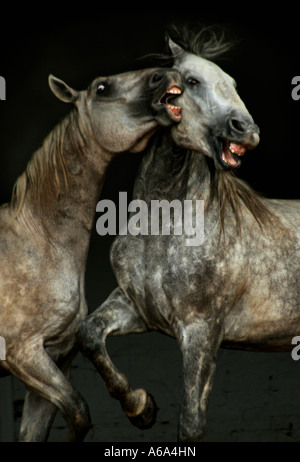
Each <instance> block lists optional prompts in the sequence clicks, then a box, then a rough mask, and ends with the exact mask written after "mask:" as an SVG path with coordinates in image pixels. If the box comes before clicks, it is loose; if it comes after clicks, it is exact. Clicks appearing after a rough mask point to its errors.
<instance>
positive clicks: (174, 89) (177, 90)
mask: <svg viewBox="0 0 300 462" xmlns="http://www.w3.org/2000/svg"><path fill="white" fill-rule="evenodd" d="M168 93H171V94H172V95H181V90H180V89H179V88H170V90H168Z"/></svg>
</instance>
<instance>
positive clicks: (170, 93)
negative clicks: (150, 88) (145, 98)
mask: <svg viewBox="0 0 300 462" xmlns="http://www.w3.org/2000/svg"><path fill="white" fill-rule="evenodd" d="M181 94H182V90H181V89H180V88H179V87H177V85H172V86H171V87H170V88H168V90H167V91H166V92H165V93H164V94H163V95H162V97H161V98H160V100H159V101H158V103H157V104H163V105H164V106H165V108H166V109H167V111H168V114H169V115H170V116H171V118H172V119H173V120H175V121H176V122H179V121H180V119H181V107H180V106H177V105H175V104H172V102H174V101H173V100H174V99H175V98H176V97H177V96H179V95H181Z"/></svg>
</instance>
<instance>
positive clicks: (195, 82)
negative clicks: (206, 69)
mask: <svg viewBox="0 0 300 462" xmlns="http://www.w3.org/2000/svg"><path fill="white" fill-rule="evenodd" d="M187 83H188V84H189V85H197V83H200V82H199V80H197V79H194V78H193V77H190V78H189V79H187Z"/></svg>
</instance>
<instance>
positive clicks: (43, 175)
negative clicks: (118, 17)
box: [0, 69, 180, 441]
mask: <svg viewBox="0 0 300 462" xmlns="http://www.w3.org/2000/svg"><path fill="white" fill-rule="evenodd" d="M49 84H50V87H51V89H52V91H53V92H54V94H55V95H56V96H57V97H58V98H59V99H61V100H62V101H65V102H68V103H73V104H74V107H73V108H72V110H71V112H70V113H69V115H68V116H67V117H66V118H65V119H64V120H63V121H62V122H61V123H60V124H59V125H57V126H56V127H55V128H54V130H53V131H52V132H51V133H50V134H49V135H48V137H47V138H46V139H45V141H44V143H43V145H42V147H41V148H40V149H38V150H37V151H36V152H35V153H34V155H33V157H32V159H31V160H30V162H29V164H28V166H27V168H26V170H25V172H24V173H23V174H22V175H21V176H20V178H19V179H18V180H17V182H16V184H15V187H14V193H13V199H12V202H11V204H5V205H3V206H2V207H1V209H0V336H1V338H2V339H4V341H5V346H6V360H5V361H4V360H2V359H3V358H1V360H0V375H4V374H5V373H11V374H13V375H14V376H16V377H17V378H18V379H20V380H22V381H23V382H24V383H25V385H26V387H27V392H26V398H25V404H24V409H23V416H22V422H21V431H20V439H21V440H23V441H24V440H25V441H43V440H45V439H46V438H47V436H48V433H49V431H50V428H51V423H52V421H53V419H54V416H55V412H56V410H57V408H58V409H60V411H61V412H62V414H63V416H64V418H65V419H66V421H67V423H68V425H69V429H70V434H71V439H72V440H81V439H83V437H84V436H85V434H86V432H87V430H88V429H89V428H90V416H89V411H88V407H87V404H86V403H85V401H84V400H83V398H82V397H81V396H80V395H79V393H77V392H76V391H75V390H74V389H73V388H72V386H71V385H70V383H69V381H68V379H67V378H66V374H67V372H68V369H69V366H70V362H71V360H72V358H73V356H74V353H75V332H76V330H77V329H78V326H79V323H80V321H81V320H82V319H83V318H84V317H85V316H86V314H87V306H86V300H85V293H84V277H85V265H86V259H87V254H88V248H89V241H90V234H91V230H92V225H93V220H94V215H95V206H96V203H97V200H98V197H99V194H100V191H101V187H102V185H103V182H104V178H105V172H106V170H107V166H108V164H109V163H110V161H111V160H112V159H113V157H114V156H115V155H116V154H117V153H119V152H122V151H125V150H129V151H132V152H139V151H141V150H142V149H144V148H145V147H146V145H147V142H148V141H149V138H150V137H151V136H152V135H153V133H154V132H155V130H156V129H157V128H158V124H162V125H166V124H169V123H173V121H178V120H179V117H180V114H179V113H176V111H175V110H174V109H173V106H174V105H170V104H169V103H168V102H167V99H168V96H170V95H169V93H168V92H169V91H170V94H171V95H174V92H175V93H177V94H178V93H180V89H179V86H180V76H179V74H178V73H177V72H176V71H174V70H160V69H146V70H140V71H135V72H127V73H124V74H119V75H116V76H110V77H104V78H97V79H95V80H94V81H93V82H92V83H91V85H90V86H89V87H88V88H87V90H85V91H80V92H77V91H75V90H73V89H72V88H70V87H69V86H68V85H66V84H65V83H64V82H63V81H61V80H59V79H57V78H55V77H53V76H50V78H49ZM1 372H2V373H1Z"/></svg>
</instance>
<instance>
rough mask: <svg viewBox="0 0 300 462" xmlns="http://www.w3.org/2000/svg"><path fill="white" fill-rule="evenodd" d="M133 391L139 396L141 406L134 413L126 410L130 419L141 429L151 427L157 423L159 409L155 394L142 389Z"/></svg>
mask: <svg viewBox="0 0 300 462" xmlns="http://www.w3.org/2000/svg"><path fill="white" fill-rule="evenodd" d="M133 393H134V395H135V396H136V397H137V396H138V397H139V406H138V408H137V410H136V411H135V412H134V413H133V412H126V411H125V413H126V415H127V417H128V419H129V421H130V422H131V423H132V425H134V426H135V427H138V428H140V429H141V430H146V429H147V428H151V427H152V426H153V425H154V424H155V421H156V416H157V411H158V407H157V405H156V402H155V400H154V398H153V396H152V395H150V394H149V393H147V392H146V391H145V390H142V389H138V390H135V391H134V392H133Z"/></svg>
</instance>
